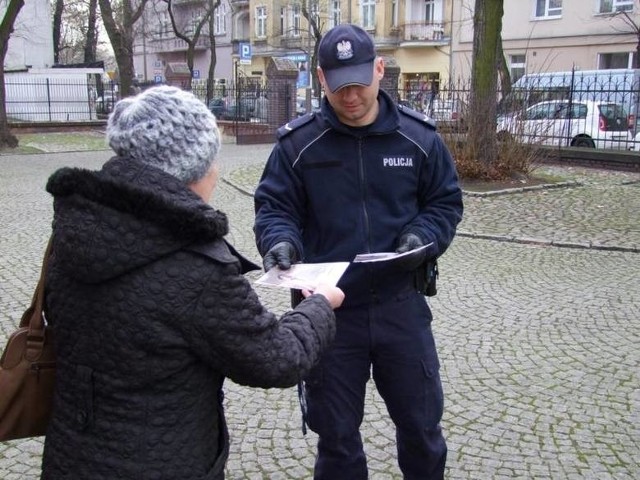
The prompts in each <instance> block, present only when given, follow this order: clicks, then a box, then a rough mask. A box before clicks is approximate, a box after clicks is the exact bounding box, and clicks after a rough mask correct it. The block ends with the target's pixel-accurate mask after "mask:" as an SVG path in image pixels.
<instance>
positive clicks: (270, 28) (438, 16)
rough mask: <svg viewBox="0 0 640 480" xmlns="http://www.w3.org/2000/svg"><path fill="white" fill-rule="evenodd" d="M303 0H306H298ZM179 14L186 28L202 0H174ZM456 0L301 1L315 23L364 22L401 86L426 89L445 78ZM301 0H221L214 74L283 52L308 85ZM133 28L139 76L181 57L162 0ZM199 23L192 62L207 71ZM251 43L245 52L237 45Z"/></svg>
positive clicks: (243, 69) (225, 75)
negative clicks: (395, 67)
mask: <svg viewBox="0 0 640 480" xmlns="http://www.w3.org/2000/svg"><path fill="white" fill-rule="evenodd" d="M303 1H304V0H303ZM173 3H174V12H175V17H176V19H177V22H178V23H179V25H180V26H181V27H182V28H185V31H186V32H187V34H188V35H189V34H190V33H192V31H193V29H194V28H195V25H196V24H197V20H198V19H199V18H201V17H200V15H202V10H203V8H204V6H205V5H206V2H205V1H202V0H174V2H173ZM453 3H454V0H384V1H382V2H380V1H376V0H326V1H325V0H322V1H313V2H308V3H307V5H306V6H307V8H308V9H309V11H311V12H312V15H313V16H314V18H315V19H316V21H317V23H318V25H319V26H320V28H321V30H322V31H323V32H324V31H327V30H328V29H329V28H331V27H333V26H335V25H338V24H340V23H344V22H352V23H356V24H359V25H361V26H362V27H364V28H365V29H366V30H367V31H368V32H369V33H370V34H371V35H372V37H373V38H374V41H375V43H376V47H377V48H378V51H379V53H380V54H381V55H385V56H389V57H393V58H395V62H396V63H397V65H398V66H399V67H400V70H401V78H400V83H401V85H402V86H404V87H406V88H407V89H411V90H414V91H415V90H418V89H423V90H428V89H430V88H437V86H438V85H439V84H440V83H441V82H443V81H446V80H447V72H448V71H449V70H450V57H449V55H448V49H449V45H450V43H451V21H450V18H451V13H452V12H453ZM302 6H303V4H302V3H301V1H300V0H291V1H288V0H223V2H222V4H221V5H220V7H218V9H216V13H215V28H216V31H215V35H216V37H215V38H216V50H217V59H218V61H217V65H216V74H215V76H216V77H217V78H220V79H225V80H226V82H228V83H233V82H234V79H235V76H236V75H238V76H240V77H242V78H245V79H247V78H249V79H256V80H257V79H261V78H263V77H264V74H265V72H266V66H267V64H268V61H269V59H270V58H272V57H287V58H290V59H291V60H293V61H294V62H296V64H297V65H298V68H299V69H300V76H299V81H298V87H300V88H306V87H308V86H309V85H310V75H309V52H313V50H314V44H313V41H312V39H311V37H310V35H309V28H308V26H307V20H306V19H305V18H304V16H303V14H302ZM142 24H143V26H142V32H141V33H139V34H138V35H137V41H136V44H135V48H134V65H135V69H136V75H137V77H138V78H139V79H140V80H147V81H153V80H154V79H155V80H160V81H166V77H167V75H171V74H172V73H174V72H173V70H175V69H176V68H178V67H179V65H180V64H182V65H183V68H184V63H185V62H186V51H187V44H186V42H184V41H182V40H180V39H179V38H176V36H175V34H174V33H173V29H172V27H171V22H170V18H169V14H168V12H167V11H166V5H165V4H164V3H162V2H153V4H152V7H151V8H149V9H147V11H146V12H145V19H144V22H142ZM207 32H208V29H207V27H206V26H205V28H204V29H203V33H202V34H201V36H200V39H199V41H198V46H197V48H196V56H195V59H194V64H195V69H196V70H197V72H198V74H199V76H200V77H202V78H205V77H206V72H207V70H208V65H209V53H208V49H209V48H210V43H209V39H208V33H207ZM247 45H248V46H249V51H250V56H249V57H248V58H247V57H246V56H245V55H242V54H241V53H242V52H241V49H242V48H245V49H246V48H247V47H246V46H247Z"/></svg>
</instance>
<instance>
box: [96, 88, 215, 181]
mask: <svg viewBox="0 0 640 480" xmlns="http://www.w3.org/2000/svg"><path fill="white" fill-rule="evenodd" d="M107 140H108V142H109V146H110V147H111V148H112V149H113V150H114V151H115V152H116V153H117V154H118V155H119V156H123V157H128V158H131V159H133V160H137V161H139V162H142V163H145V164H147V165H152V166H154V167H157V168H159V169H161V170H164V171H165V172H167V173H169V174H171V175H173V176H174V177H177V178H179V179H180V180H182V181H183V182H185V183H187V184H189V183H192V182H194V181H197V180H200V179H201V178H202V177H204V176H205V175H206V174H207V172H208V171H209V168H210V167H211V164H212V163H213V160H214V158H215V157H216V155H217V154H218V151H219V150H220V132H219V130H218V126H217V124H216V117H215V116H214V115H213V114H212V113H211V112H210V111H209V109H208V108H207V107H206V105H205V104H204V103H203V102H201V101H200V100H198V98H196V97H195V96H194V95H193V94H192V93H189V92H185V91H183V90H180V89H179V88H175V87H168V86H160V87H153V88H150V89H148V90H145V91H144V92H142V93H140V94H138V95H136V96H135V97H127V98H123V99H122V100H120V101H119V102H118V103H116V105H115V108H114V110H113V113H112V114H111V115H110V116H109V121H108V122H107Z"/></svg>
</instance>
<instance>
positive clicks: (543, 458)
mask: <svg viewBox="0 0 640 480" xmlns="http://www.w3.org/2000/svg"><path fill="white" fill-rule="evenodd" d="M269 150H270V146H268V145H257V146H256V145H252V146H236V145H231V144H225V145H224V146H223V157H224V158H223V160H222V172H223V176H224V180H225V181H223V182H221V183H220V185H219V187H218V189H217V191H216V192H215V194H214V200H213V204H214V205H215V206H216V208H220V209H221V210H223V211H225V212H227V213H228V215H229V219H230V225H231V231H230V234H229V236H228V239H229V241H230V242H231V243H233V244H234V245H235V246H236V247H237V248H238V249H239V250H240V251H241V252H243V253H245V254H246V255H247V256H248V257H249V258H252V259H253V260H255V261H259V256H258V254H257V252H256V250H255V246H254V243H253V235H252V231H251V227H252V222H253V215H252V212H253V206H252V200H251V197H250V194H251V192H252V191H253V188H254V187H255V183H256V181H257V178H258V175H259V172H260V170H261V167H262V165H263V163H264V161H265V159H266V157H267V155H268V153H269ZM108 157H109V152H107V151H105V152H92V153H73V154H68V153H67V154H64V153H55V154H46V155H28V156H20V157H11V156H3V157H0V199H1V200H2V205H3V209H2V210H1V211H0V224H1V225H2V227H1V228H0V305H2V311H3V316H2V318H1V319H0V332H1V333H2V335H0V339H1V340H2V342H3V343H2V345H4V340H5V338H6V335H7V334H8V333H10V332H11V331H12V330H13V328H14V327H15V324H16V323H17V321H18V318H19V315H20V313H21V311H22V309H23V308H24V305H25V304H26V302H27V301H28V300H29V298H30V295H31V293H32V291H33V286H34V284H35V281H36V277H37V274H38V266H39V263H40V260H41V256H42V250H43V249H44V246H45V243H46V239H47V236H48V229H49V228H50V221H51V213H52V212H51V199H50V198H49V196H48V194H46V192H44V184H45V182H46V178H47V177H48V175H49V174H50V173H51V172H53V171H54V170H55V169H56V168H58V167H60V166H63V165H75V166H86V167H87V168H99V166H100V164H101V163H102V162H104V161H105V160H106V159H107V158H108ZM550 168H551V167H550ZM552 168H558V167H552ZM562 170H563V172H564V174H566V175H567V179H568V180H572V181H577V182H580V185H577V186H572V187H566V188H553V189H540V190H534V191H528V192H521V193H511V194H503V195H496V196H470V195H467V196H465V207H466V212H465V218H464V220H463V222H462V224H461V225H460V234H459V235H458V237H457V238H456V240H455V241H454V243H453V245H452V246H451V248H450V249H449V251H448V252H447V253H446V254H445V255H444V256H443V258H442V261H441V265H440V270H441V277H440V283H439V288H438V291H439V293H438V295H437V296H436V297H434V298H433V299H431V300H430V304H431V307H432V309H433V311H434V324H433V327H434V333H435V335H436V340H437V342H438V349H439V353H440V360H441V374H442V378H443V382H444V388H445V416H444V419H443V429H444V432H445V435H446V438H447V441H448V444H449V449H450V453H449V459H448V472H447V478H448V479H451V480H459V479H460V480H479V479H483V480H484V479H534V478H535V479H554V480H556V479H598V480H602V479H612V480H613V479H615V480H620V479H622V480H627V479H628V480H631V479H636V478H640V454H639V453H638V452H640V413H639V412H640V378H639V374H638V370H639V368H638V366H639V365H640V349H639V347H638V346H639V345H640V293H638V292H639V287H638V286H639V284H640V254H639V249H640V248H639V247H640V221H639V220H640V213H638V212H640V183H638V180H640V175H639V174H631V173H621V172H600V171H595V170H586V169H578V168H573V169H568V170H567V169H562ZM497 240H500V241H497ZM551 242H554V243H553V244H552V243H551ZM555 244H560V245H561V246H560V247H558V246H555ZM258 275H259V272H254V273H253V274H252V275H250V276H249V278H252V279H255V278H257V276H258ZM258 293H259V295H260V296H261V298H262V299H263V301H264V302H266V303H267V304H268V305H269V306H270V308H272V309H273V310H275V311H279V312H280V311H284V310H285V309H286V308H287V307H288V301H289V299H288V295H287V294H286V292H274V290H273V289H265V288H261V289H258ZM225 389H226V408H227V416H228V419H229V428H230V432H231V442H232V443H231V456H230V461H229V463H228V467H227V479H232V480H246V479H269V480H271V479H293V480H297V479H309V478H311V475H312V466H313V460H314V445H315V436H314V434H313V433H309V434H307V435H306V436H303V435H302V433H301V431H300V414H299V409H298V405H297V396H296V392H295V389H286V390H279V389H270V390H261V389H249V388H245V387H240V386H237V385H235V384H233V383H232V382H228V383H227V384H226V388H225ZM362 431H363V437H364V439H365V445H366V451H367V455H368V458H369V470H370V478H371V479H373V480H387V479H401V478H402V477H401V475H400V473H399V471H398V469H397V467H396V454H395V437H394V431H393V428H392V425H391V424H390V423H389V420H388V418H387V414H386V410H385V408H384V404H383V402H382V401H381V399H380V398H379V396H378V395H377V393H376V392H375V390H374V389H373V388H370V389H369V391H368V399H367V407H366V414H365V420H364V423H363V427H362ZM41 448H42V439H32V440H28V441H24V442H21V441H16V442H7V443H5V444H2V445H0V478H2V479H6V480H13V479H16V480H17V479H20V480H32V479H36V478H38V475H39V462H40V452H41Z"/></svg>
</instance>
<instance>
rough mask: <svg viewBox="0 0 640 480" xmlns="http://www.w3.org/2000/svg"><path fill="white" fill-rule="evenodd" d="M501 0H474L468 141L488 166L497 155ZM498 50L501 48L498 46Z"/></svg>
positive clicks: (480, 159)
mask: <svg viewBox="0 0 640 480" xmlns="http://www.w3.org/2000/svg"><path fill="white" fill-rule="evenodd" d="M503 12H504V7H503V0H476V4H475V13H474V18H473V60H472V62H473V63H472V66H471V101H470V105H469V111H470V116H469V131H468V141H469V143H470V144H471V145H473V146H474V149H475V152H476V155H477V156H478V160H479V161H481V162H482V163H484V164H486V165H488V164H492V163H494V162H495V160H496V159H497V157H498V148H497V139H496V87H497V76H498V74H497V68H496V67H497V65H498V61H497V58H496V56H497V53H498V44H499V42H500V32H501V31H502V15H503ZM500 50H502V49H501V48H500Z"/></svg>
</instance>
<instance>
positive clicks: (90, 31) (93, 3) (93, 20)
mask: <svg viewBox="0 0 640 480" xmlns="http://www.w3.org/2000/svg"><path fill="white" fill-rule="evenodd" d="M97 10H98V0H89V15H88V18H87V34H86V41H85V43H84V61H85V63H90V62H95V61H96V49H97V47H98V30H97V23H98V18H97V17H98V16H97Z"/></svg>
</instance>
